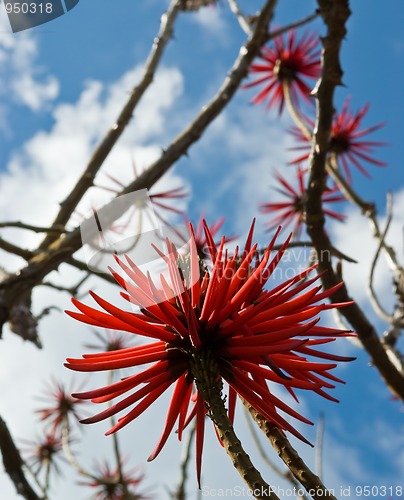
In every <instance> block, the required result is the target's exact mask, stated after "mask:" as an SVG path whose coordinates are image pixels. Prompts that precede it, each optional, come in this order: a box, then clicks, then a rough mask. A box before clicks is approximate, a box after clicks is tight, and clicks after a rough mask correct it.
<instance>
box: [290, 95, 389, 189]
mask: <svg viewBox="0 0 404 500" xmlns="http://www.w3.org/2000/svg"><path fill="white" fill-rule="evenodd" d="M349 103H350V99H349V98H347V99H346V100H345V102H344V105H343V107H342V111H341V113H339V114H336V115H335V116H334V119H333V123H332V128H331V139H330V145H329V155H330V156H332V157H333V158H335V160H336V162H337V165H336V166H337V167H338V168H340V167H342V168H343V170H344V173H345V175H346V178H347V180H348V181H349V182H351V179H352V177H351V172H350V166H351V165H353V166H354V167H356V168H357V169H358V170H359V171H360V172H361V173H362V174H363V175H365V176H366V177H370V174H369V173H368V172H367V170H366V169H365V168H364V167H363V165H362V163H361V162H363V161H365V162H368V163H371V164H372V165H377V166H379V167H385V166H386V165H387V163H385V162H382V161H379V160H376V159H375V158H373V157H372V156H370V155H371V154H373V148H374V147H377V146H385V145H386V143H384V142H378V141H364V140H362V137H363V136H365V135H367V134H370V133H372V132H374V131H375V130H379V129H380V128H382V127H383V126H384V123H379V124H377V125H374V126H373V127H368V128H365V129H362V130H361V129H360V127H361V122H362V119H363V118H364V116H365V115H366V113H367V112H368V110H369V104H366V105H365V106H364V107H363V108H362V109H360V110H359V111H358V112H357V113H353V112H352V111H349V109H348V107H349ZM306 121H307V122H308V124H309V125H310V126H311V127H314V122H313V121H312V120H310V119H309V118H306ZM291 133H292V134H293V135H294V136H295V138H296V139H297V141H298V142H301V143H303V145H302V146H298V147H295V148H293V149H294V150H303V151H304V154H302V155H301V156H299V157H298V158H296V159H295V160H293V161H292V162H291V163H292V164H299V163H301V162H303V161H305V160H307V159H308V158H309V155H310V149H311V143H310V141H309V139H308V138H307V137H306V136H305V135H304V134H303V133H302V131H301V130H300V129H299V128H297V127H292V128H291Z"/></svg>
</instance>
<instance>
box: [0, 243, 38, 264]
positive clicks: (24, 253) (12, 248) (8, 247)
mask: <svg viewBox="0 0 404 500" xmlns="http://www.w3.org/2000/svg"><path fill="white" fill-rule="evenodd" d="M0 248H1V249H2V250H5V251H6V252H8V253H12V254H14V255H18V256H19V257H22V258H23V259H25V260H26V261H29V260H30V259H32V257H33V256H34V252H31V251H30V250H26V249H25V248H21V247H19V246H17V245H14V243H11V242H9V241H6V240H4V239H3V238H0Z"/></svg>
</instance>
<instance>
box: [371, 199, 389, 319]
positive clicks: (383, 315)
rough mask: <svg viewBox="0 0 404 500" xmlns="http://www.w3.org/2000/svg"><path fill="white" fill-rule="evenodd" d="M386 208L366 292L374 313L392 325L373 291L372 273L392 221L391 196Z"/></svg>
mask: <svg viewBox="0 0 404 500" xmlns="http://www.w3.org/2000/svg"><path fill="white" fill-rule="evenodd" d="M386 208H387V222H386V227H385V228H384V231H383V233H382V234H381V235H380V241H379V245H378V247H377V250H376V253H375V256H374V258H373V261H372V265H371V267H370V274H369V282H368V290H369V296H370V301H371V303H372V306H373V309H374V310H375V311H376V313H377V314H378V315H379V316H380V318H382V319H383V320H385V321H386V322H387V323H389V324H392V322H393V319H394V317H393V315H392V314H388V312H387V311H386V310H385V309H384V308H383V306H382V305H381V303H380V301H379V299H378V298H377V295H376V292H375V289H374V287H373V283H374V273H375V269H376V264H377V261H378V259H379V255H380V251H381V249H382V247H383V246H384V241H385V239H386V236H387V233H388V230H389V228H390V224H391V221H392V220H393V213H392V200H391V194H390V193H388V194H387V203H386Z"/></svg>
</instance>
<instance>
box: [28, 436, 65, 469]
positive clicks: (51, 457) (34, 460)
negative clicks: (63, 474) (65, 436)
mask: <svg viewBox="0 0 404 500" xmlns="http://www.w3.org/2000/svg"><path fill="white" fill-rule="evenodd" d="M25 443H26V444H27V445H28V448H26V449H25V450H23V452H24V454H26V455H27V463H28V464H29V465H30V466H31V467H32V471H33V473H34V474H39V473H40V472H41V471H42V470H45V474H46V475H48V474H49V473H50V472H51V471H52V470H54V471H55V472H56V473H57V474H59V473H60V470H59V465H58V463H57V461H56V459H64V457H63V455H62V453H61V452H62V449H63V445H62V439H61V438H60V437H57V436H55V434H54V433H53V432H47V433H46V434H45V435H44V436H43V437H42V438H41V439H38V440H37V441H25Z"/></svg>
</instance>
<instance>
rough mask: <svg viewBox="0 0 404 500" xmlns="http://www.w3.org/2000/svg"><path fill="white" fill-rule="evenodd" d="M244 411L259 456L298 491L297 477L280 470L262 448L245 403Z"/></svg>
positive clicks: (304, 499)
mask: <svg viewBox="0 0 404 500" xmlns="http://www.w3.org/2000/svg"><path fill="white" fill-rule="evenodd" d="M244 410H245V414H246V420H247V427H248V430H249V431H250V434H251V436H252V438H253V441H254V444H255V446H256V448H257V450H258V452H259V454H260V455H261V457H262V459H263V460H264V461H265V463H266V464H267V465H268V467H269V468H270V469H271V470H272V471H273V472H275V474H277V475H278V476H280V477H283V478H284V479H286V480H287V481H289V482H290V483H291V484H292V485H293V486H295V487H296V489H297V490H298V489H299V488H300V483H299V481H298V480H297V479H296V478H295V476H294V475H293V474H292V473H291V471H290V470H289V469H286V470H282V469H280V468H279V467H278V466H277V465H275V464H274V463H273V462H272V460H271V459H270V458H269V457H268V454H267V453H266V451H265V450H264V447H263V446H262V444H261V441H260V440H259V438H258V434H257V432H256V430H255V427H254V425H252V419H251V416H250V414H249V411H248V408H247V405H246V404H245V403H244ZM299 498H301V499H303V500H306V496H299Z"/></svg>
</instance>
